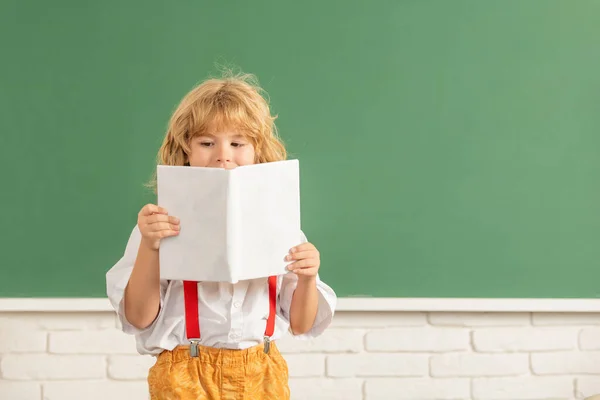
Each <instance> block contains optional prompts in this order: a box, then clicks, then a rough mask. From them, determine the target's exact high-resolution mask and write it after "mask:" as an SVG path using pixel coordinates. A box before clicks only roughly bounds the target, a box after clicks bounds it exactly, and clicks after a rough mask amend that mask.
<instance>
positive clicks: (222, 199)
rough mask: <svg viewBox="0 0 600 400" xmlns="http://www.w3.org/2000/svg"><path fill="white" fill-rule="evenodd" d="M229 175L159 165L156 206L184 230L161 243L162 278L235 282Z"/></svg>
mask: <svg viewBox="0 0 600 400" xmlns="http://www.w3.org/2000/svg"><path fill="white" fill-rule="evenodd" d="M229 172H230V171H226V170H223V169H218V168H199V167H188V166H182V167H178V166H163V165H160V166H158V168H157V178H158V205H159V206H161V207H164V208H166V209H167V211H168V212H169V215H173V216H176V217H178V218H179V219H180V226H181V232H180V233H179V235H178V236H174V237H168V238H164V239H162V240H161V243H160V255H159V259H160V276H161V279H173V280H193V281H225V282H230V281H231V280H232V274H231V271H230V265H229V262H228V255H227V253H228V239H227V233H228V228H227V220H228V218H227V207H228V201H229V177H230V175H229Z"/></svg>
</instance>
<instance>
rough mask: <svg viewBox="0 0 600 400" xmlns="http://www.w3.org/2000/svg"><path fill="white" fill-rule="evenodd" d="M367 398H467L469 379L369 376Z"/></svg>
mask: <svg viewBox="0 0 600 400" xmlns="http://www.w3.org/2000/svg"><path fill="white" fill-rule="evenodd" d="M365 394H366V397H365V398H366V399H368V400H390V399H394V400H405V399H406V400H434V399H435V400H438V399H445V400H450V399H468V398H470V396H471V388H470V382H469V379H432V378H418V379H415V378H411V379H408V378H407V379H403V378H369V379H367V380H366V383H365Z"/></svg>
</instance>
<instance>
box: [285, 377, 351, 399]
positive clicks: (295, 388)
mask: <svg viewBox="0 0 600 400" xmlns="http://www.w3.org/2000/svg"><path fill="white" fill-rule="evenodd" d="M289 385H290V392H291V398H292V399H294V400H362V398H363V394H362V381H360V380H358V379H330V378H320V379H318V378H291V379H290V382H289Z"/></svg>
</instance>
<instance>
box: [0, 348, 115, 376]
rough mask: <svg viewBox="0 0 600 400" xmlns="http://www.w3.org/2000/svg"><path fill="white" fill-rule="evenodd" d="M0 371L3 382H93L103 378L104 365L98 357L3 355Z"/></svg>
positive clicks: (104, 374) (103, 361)
mask: <svg viewBox="0 0 600 400" xmlns="http://www.w3.org/2000/svg"><path fill="white" fill-rule="evenodd" d="M0 371H1V372H2V376H3V377H4V379H14V380H30V379H32V380H35V379H39V380H58V379H95V378H105V377H106V362H105V360H104V357H100V356H79V355H69V356H56V355H48V354H19V355H7V356H5V357H3V358H2V361H1V362H0Z"/></svg>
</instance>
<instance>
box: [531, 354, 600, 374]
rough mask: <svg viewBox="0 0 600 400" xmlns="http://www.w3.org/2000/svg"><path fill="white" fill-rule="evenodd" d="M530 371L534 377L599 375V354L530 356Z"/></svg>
mask: <svg viewBox="0 0 600 400" xmlns="http://www.w3.org/2000/svg"><path fill="white" fill-rule="evenodd" d="M531 369H532V371H533V373H534V374H536V375H567V374H600V352H580V353H575V352H562V353H542V354H532V355H531ZM598 379H600V377H599V378H598Z"/></svg>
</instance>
